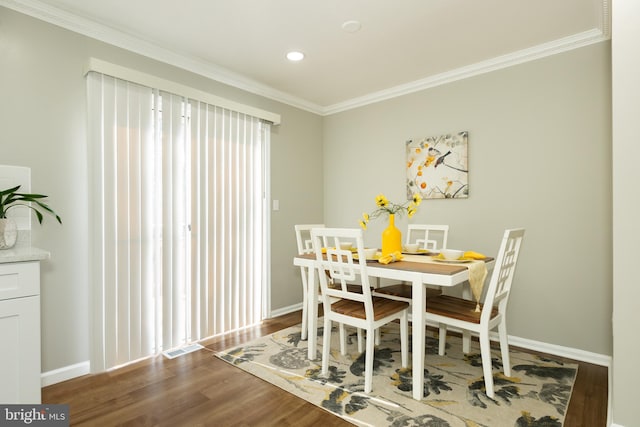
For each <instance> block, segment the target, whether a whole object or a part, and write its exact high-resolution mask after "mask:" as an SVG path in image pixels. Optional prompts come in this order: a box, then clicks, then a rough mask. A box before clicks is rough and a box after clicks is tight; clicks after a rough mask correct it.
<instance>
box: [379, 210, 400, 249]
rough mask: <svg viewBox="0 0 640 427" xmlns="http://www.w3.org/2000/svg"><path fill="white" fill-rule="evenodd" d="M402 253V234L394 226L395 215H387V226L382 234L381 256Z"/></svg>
mask: <svg viewBox="0 0 640 427" xmlns="http://www.w3.org/2000/svg"><path fill="white" fill-rule="evenodd" d="M394 252H402V233H401V232H400V230H398V228H397V227H396V226H395V215H393V214H389V226H388V227H387V228H386V229H385V230H384V231H383V232H382V256H385V255H389V254H391V253H394Z"/></svg>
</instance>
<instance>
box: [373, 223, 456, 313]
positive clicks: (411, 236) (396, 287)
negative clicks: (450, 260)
mask: <svg viewBox="0 0 640 427" xmlns="http://www.w3.org/2000/svg"><path fill="white" fill-rule="evenodd" d="M448 237H449V226H448V225H439V224H409V225H408V226H407V234H406V237H405V243H407V244H408V243H418V244H419V245H420V249H424V250H433V251H435V250H438V249H445V248H446V247H447V239H448ZM426 292H427V298H429V297H432V296H436V295H440V294H441V293H442V291H441V290H440V289H439V288H433V287H431V288H427V290H426ZM374 295H378V296H383V297H387V298H393V299H397V300H398V301H406V302H409V303H410V302H411V285H410V284H408V283H396V284H391V285H387V286H384V287H381V288H377V289H376V290H375V291H374Z"/></svg>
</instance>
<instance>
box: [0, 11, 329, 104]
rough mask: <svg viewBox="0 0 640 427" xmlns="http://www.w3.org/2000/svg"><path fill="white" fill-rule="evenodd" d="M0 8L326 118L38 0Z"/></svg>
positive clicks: (257, 84) (247, 81)
mask: <svg viewBox="0 0 640 427" xmlns="http://www.w3.org/2000/svg"><path fill="white" fill-rule="evenodd" d="M0 6H4V7H7V8H9V9H12V10H15V11H17V12H20V13H23V14H25V15H29V16H31V17H34V18H36V19H39V20H41V21H45V22H48V23H50V24H53V25H56V26H59V27H62V28H64V29H67V30H69V31H73V32H75V33H79V34H82V35H84V36H87V37H91V38H93V39H96V40H99V41H102V42H105V43H108V44H111V45H114V46H117V47H120V48H122V49H126V50H129V51H131V52H134V53H137V54H140V55H143V56H146V57H149V58H151V59H154V60H157V61H160V62H164V63H167V64H170V65H173V66H175V67H178V68H182V69H184V70H187V71H190V72H193V73H196V74H199V75H201V76H204V77H207V78H210V79H212V80H215V81H217V82H220V83H223V84H226V85H229V86H232V87H235V88H238V89H242V90H244V91H247V92H250V93H253V94H256V95H260V96H263V97H265V98H269V99H272V100H274V101H278V102H282V103H284V104H287V105H290V106H293V107H296V108H300V109H302V110H306V111H309V112H312V113H315V114H319V115H322V107H321V106H319V105H317V104H314V103H312V102H309V101H306V100H304V99H301V98H298V97H295V96H293V95H290V94H288V93H285V92H281V91H278V90H276V89H274V88H272V87H270V86H267V85H264V84H262V83H260V82H257V81H255V80H252V79H249V78H247V77H245V76H242V75H240V74H238V73H235V72H233V71H231V70H228V69H226V68H223V67H220V66H218V65H215V64H212V63H210V62H206V61H204V60H202V59H200V58H197V57H191V56H186V55H182V54H180V53H177V52H174V51H172V50H169V49H166V48H163V47H161V46H158V45H156V44H153V43H150V42H147V41H145V40H142V39H140V38H138V37H135V36H133V35H130V34H127V33H124V32H122V31H119V30H116V29H114V28H111V27H109V26H106V25H103V24H100V23H98V22H95V21H92V20H90V19H86V18H83V17H81V16H78V15H74V14H72V13H69V12H66V11H64V10H61V9H58V8H55V7H51V6H49V5H47V4H44V3H42V2H39V1H37V0H0Z"/></svg>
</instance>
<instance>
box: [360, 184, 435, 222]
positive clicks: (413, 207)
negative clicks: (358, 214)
mask: <svg viewBox="0 0 640 427" xmlns="http://www.w3.org/2000/svg"><path fill="white" fill-rule="evenodd" d="M420 202H422V196H421V195H420V194H419V193H415V194H414V195H413V197H412V198H411V200H407V201H406V202H405V203H402V204H397V203H392V202H390V201H389V200H388V199H387V198H386V197H385V196H384V194H378V195H377V196H376V206H378V209H376V210H375V211H373V212H371V213H370V214H368V213H363V214H362V219H361V220H360V227H362V228H363V229H364V230H366V229H367V224H368V223H369V220H370V219H375V218H377V217H379V216H380V215H384V214H387V215H389V214H393V215H395V214H402V213H404V212H405V211H406V212H407V216H408V217H409V218H411V217H412V216H414V215H415V214H416V212H417V211H418V206H419V205H420Z"/></svg>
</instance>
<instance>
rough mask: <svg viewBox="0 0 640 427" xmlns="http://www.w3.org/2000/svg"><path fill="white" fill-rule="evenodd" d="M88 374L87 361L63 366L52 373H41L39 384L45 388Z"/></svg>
mask: <svg viewBox="0 0 640 427" xmlns="http://www.w3.org/2000/svg"><path fill="white" fill-rule="evenodd" d="M89 372H90V364H89V361H88V360H87V361H84V362H80V363H76V364H75V365H69V366H64V367H62V368H59V369H54V370H53V371H48V372H43V373H42V375H40V384H41V385H42V387H46V386H48V385H52V384H57V383H61V382H63V381H67V380H70V379H73V378H77V377H81V376H83V375H87V374H89Z"/></svg>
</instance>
